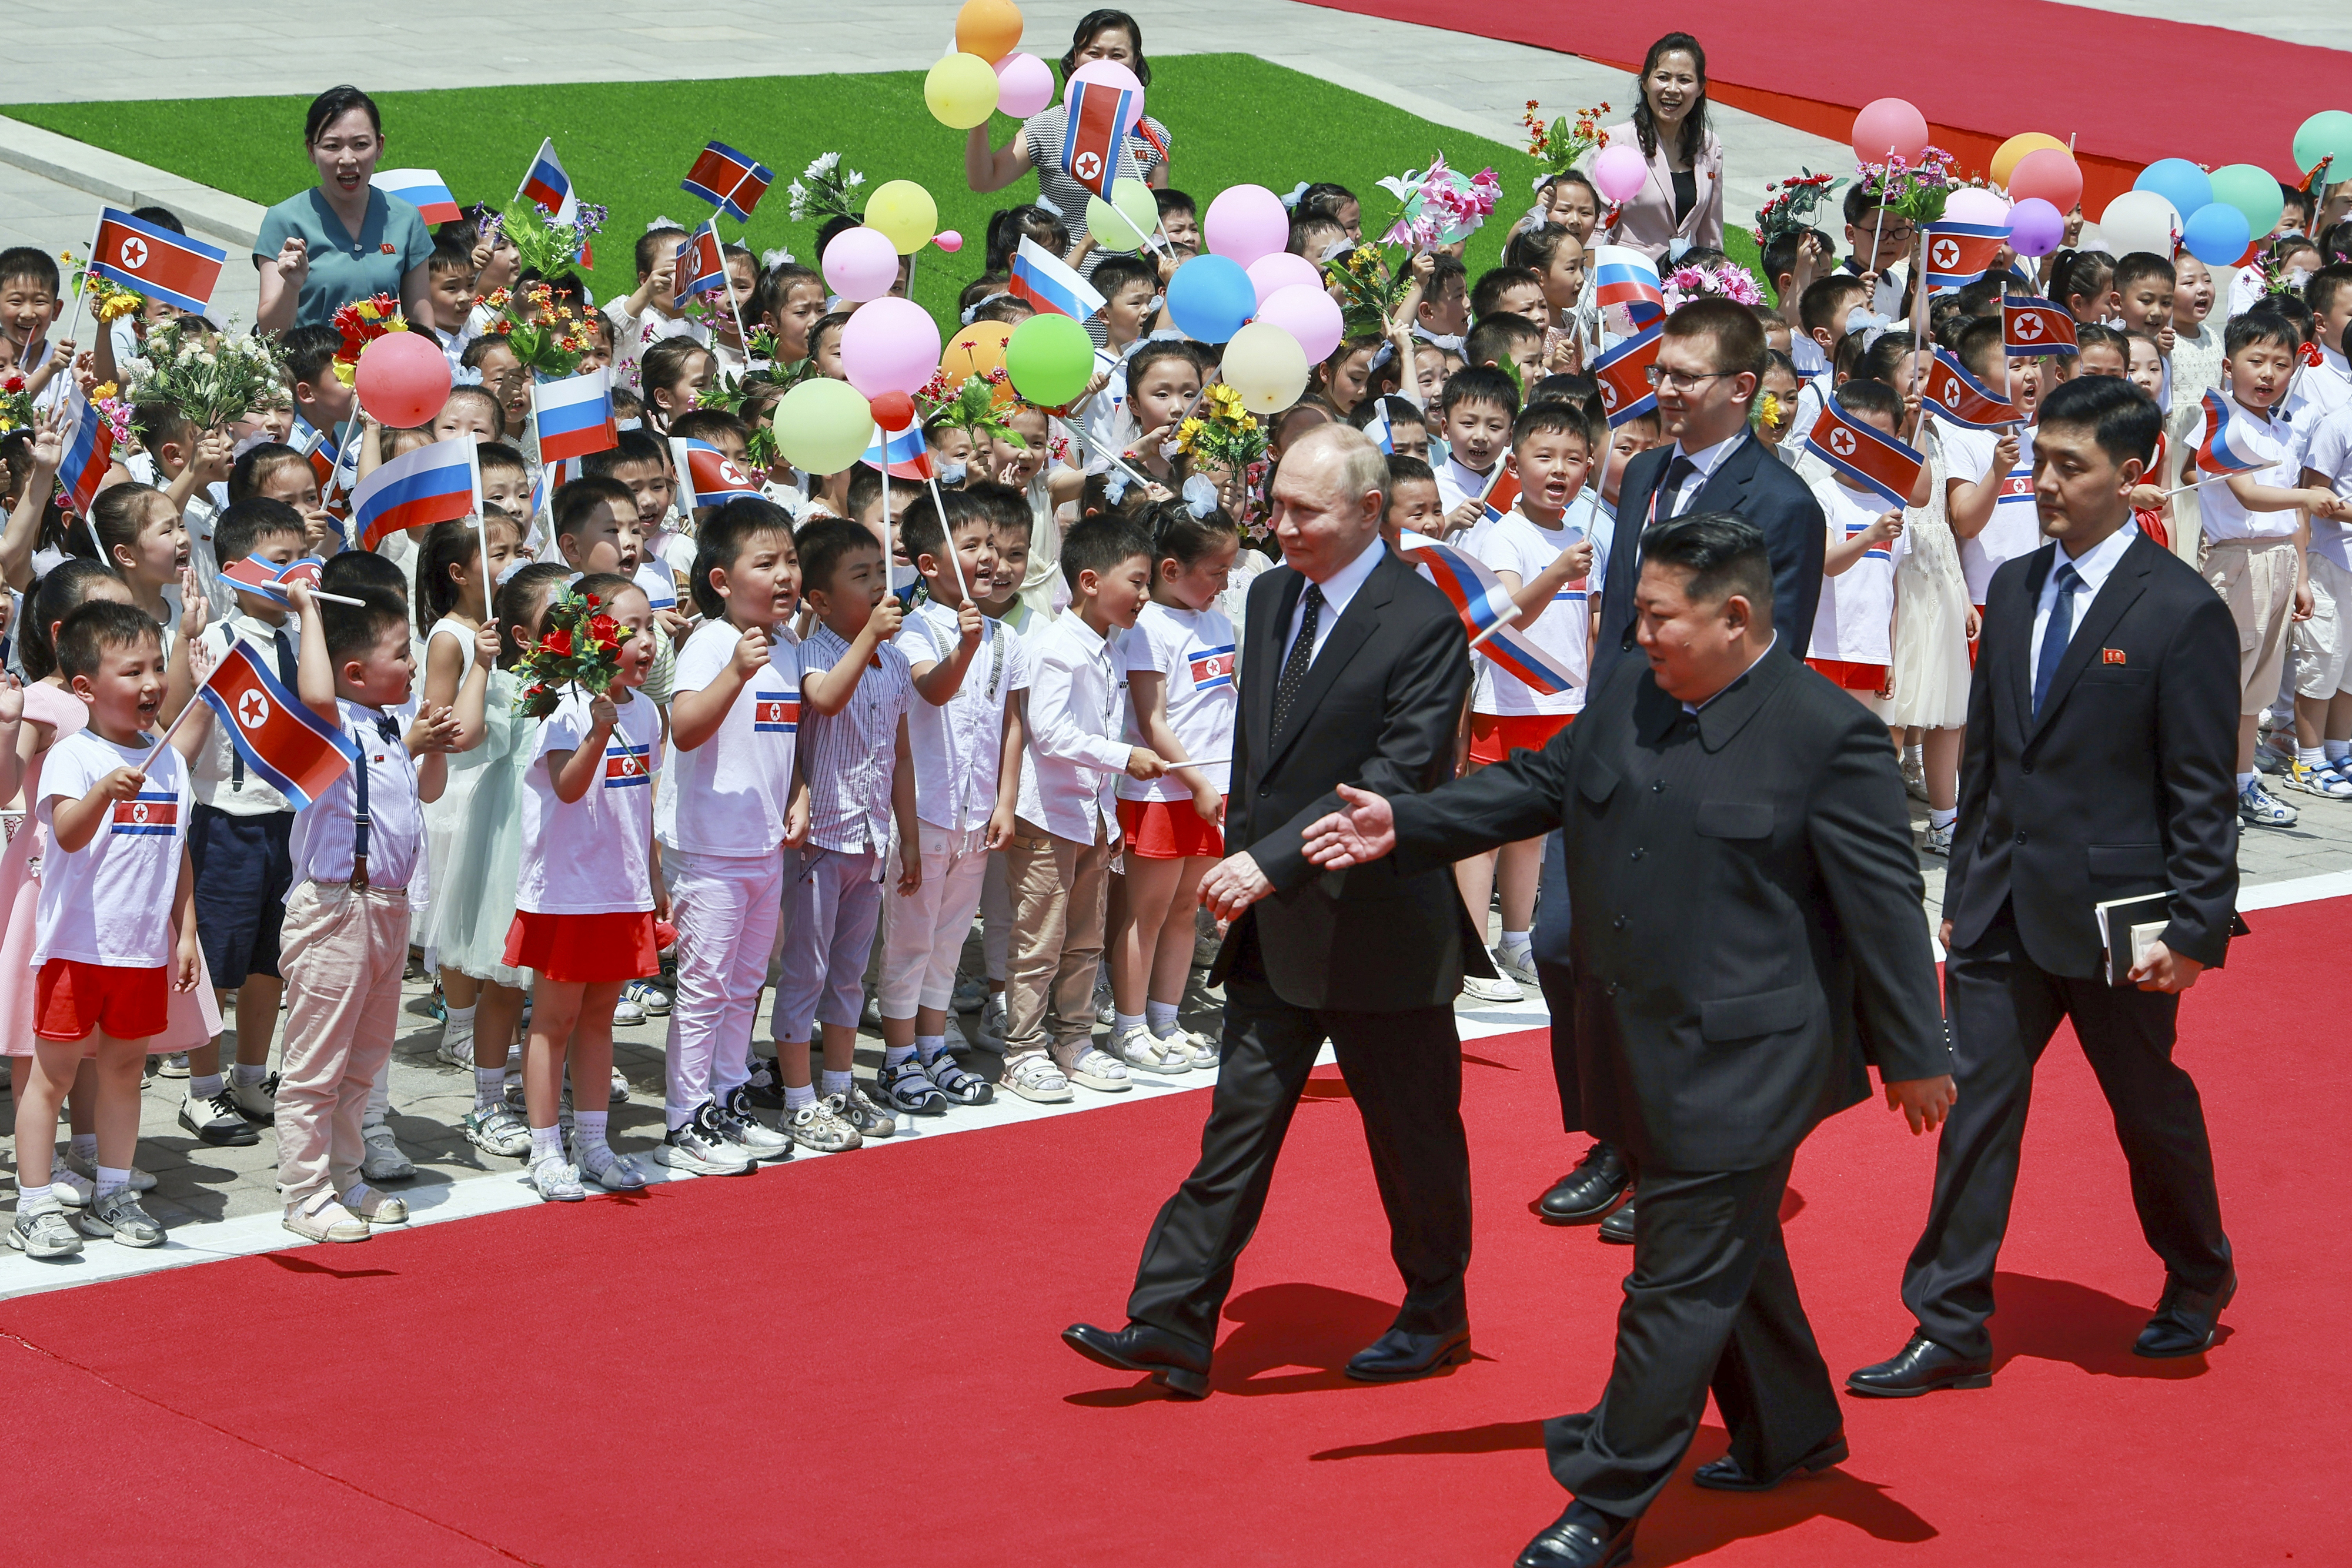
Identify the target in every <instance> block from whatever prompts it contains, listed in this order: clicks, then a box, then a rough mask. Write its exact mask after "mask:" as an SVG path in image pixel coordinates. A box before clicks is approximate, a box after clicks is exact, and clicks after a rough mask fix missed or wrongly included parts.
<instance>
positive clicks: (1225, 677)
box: [1184, 643, 1234, 692]
mask: <svg viewBox="0 0 2352 1568" xmlns="http://www.w3.org/2000/svg"><path fill="white" fill-rule="evenodd" d="M1184 662H1185V663H1186V664H1190V665H1191V666H1192V689H1193V690H1194V691H1196V692H1215V691H1231V690H1232V689H1233V685H1234V645H1233V644H1232V643H1225V644H1224V645H1223V647H1217V648H1192V649H1188V650H1187V651H1186V652H1185V654H1184Z"/></svg>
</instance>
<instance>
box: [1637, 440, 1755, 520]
mask: <svg viewBox="0 0 2352 1568" xmlns="http://www.w3.org/2000/svg"><path fill="white" fill-rule="evenodd" d="M1747 435H1748V432H1747V430H1746V429H1745V428H1744V427H1743V428H1742V429H1741V430H1739V431H1738V433H1737V434H1734V435H1732V436H1730V437H1728V438H1727V439H1726V440H1722V441H1718V442H1717V443H1716V444H1714V445H1712V446H1702V447H1700V448H1699V449H1698V450H1697V451H1696V452H1685V451H1684V450H1683V444H1682V443H1681V442H1679V441H1677V442H1675V444H1674V448H1673V450H1672V451H1670V452H1669V453H1668V454H1667V455H1666V466H1667V467H1668V468H1671V467H1673V466H1674V465H1675V458H1677V457H1687V458H1689V459H1690V460H1691V463H1692V465H1693V466H1692V470H1691V473H1690V476H1688V477H1687V478H1685V480H1684V481H1683V482H1682V487H1681V488H1680V489H1678V490H1676V491H1675V493H1674V494H1673V495H1672V496H1670V497H1664V503H1663V504H1662V505H1661V506H1660V507H1658V508H1657V510H1656V512H1655V514H1654V519H1653V520H1654V521H1657V522H1664V520H1665V519H1666V518H1668V517H1681V516H1682V515H1683V514H1684V513H1685V512H1686V511H1688V510H1689V509H1690V507H1691V504H1692V503H1693V502H1695V501H1696V500H1697V499H1698V493H1699V492H1700V491H1701V490H1704V489H1706V482H1707V481H1708V480H1709V479H1712V478H1714V477H1715V471H1716V470H1717V468H1720V467H1722V466H1723V460H1724V459H1725V458H1727V457H1728V456H1730V455H1731V449H1732V448H1733V447H1735V446H1737V445H1738V444H1740V442H1741V441H1743V440H1745V439H1746V438H1747Z"/></svg>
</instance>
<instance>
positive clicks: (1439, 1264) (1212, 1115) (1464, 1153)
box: [1127, 938, 1470, 1352]
mask: <svg viewBox="0 0 2352 1568" xmlns="http://www.w3.org/2000/svg"><path fill="white" fill-rule="evenodd" d="M1326 1039H1328V1040H1330V1041H1331V1044H1332V1046H1333V1048H1334V1049H1335V1050H1336V1051H1337V1052H1338V1055H1339V1071H1340V1072H1341V1073H1342V1074H1344V1075H1345V1076H1346V1078H1347V1081H1348V1092H1349V1094H1350V1095H1351V1096H1352V1097H1353V1098H1354V1100H1355V1103H1356V1109H1357V1111H1358V1112H1359V1113H1360V1114H1361V1115H1362V1116H1363V1119H1364V1143H1365V1145H1366V1146H1367V1147H1368V1148H1369V1150H1370V1154H1371V1159H1372V1176H1373V1178H1374V1180H1375V1181H1377V1182H1378V1184H1379V1186H1380V1193H1381V1207H1384V1208H1386V1209H1387V1210H1388V1218H1389V1254H1390V1256H1391V1257H1392V1258H1393V1259H1395V1260H1396V1266H1397V1272H1398V1273H1399V1274H1401V1275H1402V1276H1403V1278H1404V1286H1405V1295H1404V1305H1403V1306H1402V1307H1401V1308H1399V1309H1398V1311H1397V1316H1396V1322H1395V1326H1396V1327H1398V1328H1401V1329H1404V1330H1406V1331H1407V1332H1409V1333H1447V1332H1449V1331H1451V1330H1454V1329H1458V1328H1461V1327H1464V1326H1465V1325H1466V1324H1467V1323H1468V1322H1469V1315H1468V1308H1467V1307H1466V1305H1465V1301H1464V1297H1463V1275H1464V1274H1465V1272H1466V1271H1467V1270H1468V1269H1469V1267H1470V1149H1469V1144H1468V1141H1467V1140H1466V1139H1465V1137H1464V1135H1463V1131H1462V1040H1461V1037H1460V1035H1459V1034H1457V1033H1456V1032H1455V1030H1454V1009H1452V1008H1450V1007H1433V1008H1418V1009H1412V1011H1409V1012H1394V1013H1362V1012H1345V1011H1339V1010H1333V1009H1307V1008H1298V1007H1293V1006H1292V1005H1290V1004H1289V1003H1287V1002H1286V1001H1284V1000H1283V999H1282V998H1280V997H1278V996H1276V995H1275V993H1274V990H1273V988H1271V987H1269V986H1268V985H1267V984H1266V983H1265V974H1264V970H1263V968H1262V967H1260V965H1259V963H1258V960H1257V953H1256V949H1255V944H1254V938H1253V939H1252V944H1251V945H1250V946H1244V948H1243V950H1242V951H1241V952H1239V953H1237V954H1236V955H1235V956H1234V964H1233V967H1232V970H1231V972H1230V973H1229V974H1228V975H1227V977H1226V979H1225V1030H1224V1043H1223V1061H1222V1063H1221V1064H1220V1066H1219V1067H1218V1069H1217V1084H1216V1087H1215V1089H1213V1091H1211V1096H1210V1103H1209V1119H1208V1123H1207V1124H1206V1125H1205V1126H1203V1127H1202V1129H1201V1159H1200V1163H1199V1164H1198V1165H1196V1166H1193V1167H1192V1175H1191V1176H1187V1177H1185V1178H1184V1184H1183V1185H1182V1186H1180V1187H1178V1188H1177V1189H1176V1194H1175V1196H1174V1197H1171V1198H1170V1199H1169V1200H1168V1201H1167V1202H1166V1203H1165V1204H1163V1205H1161V1206H1160V1216H1159V1218H1156V1219H1154V1220H1153V1221H1152V1223H1151V1234H1150V1236H1149V1237H1147V1238H1146V1239H1145V1240H1144V1243H1143V1260H1142V1262H1141V1263H1140V1264H1139V1265H1138V1267H1137V1269H1136V1273H1135V1293H1134V1294H1133V1295H1132V1296H1130V1297H1129V1299H1128V1304H1127V1312H1128V1316H1129V1318H1131V1319H1133V1320H1134V1321H1135V1322H1144V1323H1150V1324H1151V1325H1152V1326H1153V1327H1155V1328H1159V1329H1164V1330H1166V1331H1167V1332H1168V1333H1172V1334H1176V1335H1178V1336H1180V1337H1181V1338H1183V1339H1186V1340H1190V1341H1191V1342H1192V1343H1195V1344H1197V1345H1199V1346H1200V1347H1201V1348H1202V1351H1203V1352H1206V1351H1207V1350H1208V1349H1210V1347H1212V1346H1213V1345H1214V1344H1215V1343H1216V1338H1217V1318H1218V1314H1219V1313H1220V1312H1221V1311H1222V1310H1223V1306H1224V1301H1225V1296H1226V1293H1227V1292H1228V1291H1231V1290H1232V1289H1233V1283H1234V1261H1235V1260H1237V1259H1239V1258H1240V1257H1241V1254H1242V1249H1243V1248H1244V1247H1247V1246H1248V1245H1249V1240H1250V1237H1251V1236H1252V1235H1254V1234H1255V1232H1256V1230H1257V1221H1258V1216H1259V1215H1260V1214H1262V1213H1264V1212H1265V1195H1266V1189H1267V1188H1268V1186H1271V1185H1272V1183H1273V1180H1274V1162H1275V1159H1276V1155H1279V1154H1280V1153H1281V1152H1282V1140H1283V1135H1284V1134H1286V1133H1287V1132H1288V1131H1289V1129H1290V1117H1291V1113H1292V1112H1293V1111H1295V1110H1296V1109H1297V1105H1298V1096H1299V1092H1300V1091H1301V1090H1302V1089H1304V1088H1305V1086H1306V1083H1307V1073H1308V1072H1309V1071H1311V1070H1312V1069H1313V1067H1314V1065H1315V1057H1316V1053H1317V1052H1318V1051H1320V1050H1321V1049H1322V1047H1323V1041H1324V1040H1326Z"/></svg>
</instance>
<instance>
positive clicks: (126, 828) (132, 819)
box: [112, 789, 180, 839]
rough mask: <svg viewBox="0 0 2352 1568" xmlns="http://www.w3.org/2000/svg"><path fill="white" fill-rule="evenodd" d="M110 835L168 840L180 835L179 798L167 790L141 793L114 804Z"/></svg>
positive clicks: (146, 790) (147, 790) (143, 791)
mask: <svg viewBox="0 0 2352 1568" xmlns="http://www.w3.org/2000/svg"><path fill="white" fill-rule="evenodd" d="M112 831H115V832H118V833H128V834H131V835H132V836H133V837H142V838H163V839H168V838H170V837H171V836H172V835H173V834H174V833H176V832H178V831H180V797H179V795H178V794H177V793H176V792H174V791H172V790H169V789H160V790H159V789H142V790H141V791H139V793H138V794H136V795H134V796H132V797H131V799H130V800H117V801H116V802H115V803H114V822H113V828H112Z"/></svg>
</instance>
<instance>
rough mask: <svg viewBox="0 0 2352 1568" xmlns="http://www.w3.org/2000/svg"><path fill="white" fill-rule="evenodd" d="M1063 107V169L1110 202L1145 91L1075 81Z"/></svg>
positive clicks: (1064, 100) (1141, 107)
mask: <svg viewBox="0 0 2352 1568" xmlns="http://www.w3.org/2000/svg"><path fill="white" fill-rule="evenodd" d="M1063 108H1064V110H1066V113H1065V115H1064V118H1063V122H1062V156H1061V162H1062V172H1064V173H1065V174H1067V175H1068V176H1069V177H1070V178H1071V179H1073V180H1076V182H1077V183H1079V184H1081V185H1084V186H1085V187H1086V188H1087V190H1089V191H1092V192H1093V193H1095V194H1096V195H1097V196H1100V197H1101V198H1102V199H1103V200H1104V201H1106V202H1107V201H1108V200H1110V183H1111V182H1112V181H1113V180H1114V179H1117V178H1118V150H1119V148H1120V146H1121V145H1122V144H1123V143H1124V142H1125V141H1127V137H1128V133H1129V131H1133V130H1134V129H1135V123H1136V121H1137V120H1140V119H1141V118H1142V117H1143V95H1142V94H1141V93H1138V92H1131V91H1129V89H1126V88H1123V87H1113V86H1112V85H1110V84H1109V83H1108V82H1099V81H1074V82H1072V83H1071V84H1070V89H1069V92H1068V94H1067V95H1066V97H1065V98H1064V99H1063ZM1081 319H1083V318H1081Z"/></svg>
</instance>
